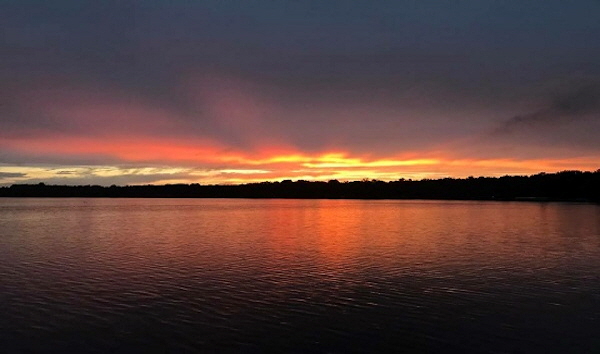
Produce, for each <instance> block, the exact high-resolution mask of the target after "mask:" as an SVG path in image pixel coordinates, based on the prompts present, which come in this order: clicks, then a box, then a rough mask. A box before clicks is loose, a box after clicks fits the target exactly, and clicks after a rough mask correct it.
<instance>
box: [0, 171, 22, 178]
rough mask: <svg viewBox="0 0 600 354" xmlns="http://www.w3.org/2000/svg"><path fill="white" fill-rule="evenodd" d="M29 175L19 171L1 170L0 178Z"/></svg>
mask: <svg viewBox="0 0 600 354" xmlns="http://www.w3.org/2000/svg"><path fill="white" fill-rule="evenodd" d="M25 176H27V174H26V173H19V172H0V179H4V178H15V177H25Z"/></svg>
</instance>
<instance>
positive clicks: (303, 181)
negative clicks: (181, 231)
mask: <svg viewBox="0 0 600 354" xmlns="http://www.w3.org/2000/svg"><path fill="white" fill-rule="evenodd" d="M567 173H576V174H588V173H589V174H595V173H600V168H598V169H596V170H587V171H583V170H562V171H556V172H544V171H541V172H538V173H534V174H524V175H502V176H482V175H480V176H476V175H474V176H468V177H458V178H457V177H449V176H447V177H439V178H427V177H425V178H422V179H412V178H404V177H398V178H396V179H389V180H380V179H369V178H363V179H360V180H337V179H331V180H303V179H298V180H291V179H285V180H276V181H255V182H246V183H221V184H202V183H198V182H192V183H165V184H152V183H150V184H148V183H144V184H124V185H116V184H111V185H106V184H105V185H102V184H49V183H46V182H43V181H42V182H37V183H14V184H9V185H2V184H0V188H10V187H11V186H13V185H14V186H19V185H28V186H36V185H42V186H45V187H103V188H106V187H119V188H123V187H165V186H178V185H185V186H192V185H200V186H203V187H220V186H224V187H227V186H230V187H231V186H233V187H235V186H244V185H249V184H264V183H286V182H289V183H298V182H302V183H315V182H316V183H329V182H337V183H353V182H354V183H355V182H364V183H366V182H384V183H389V182H422V181H441V180H447V179H452V180H470V179H481V178H483V179H499V178H522V177H526V178H531V177H536V176H545V175H560V174H567Z"/></svg>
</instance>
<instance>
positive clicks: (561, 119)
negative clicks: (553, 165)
mask: <svg viewBox="0 0 600 354" xmlns="http://www.w3.org/2000/svg"><path fill="white" fill-rule="evenodd" d="M587 118H592V119H595V120H599V119H600V83H593V84H587V85H584V86H580V87H578V88H577V89H575V90H570V91H568V92H565V93H563V94H560V95H557V96H555V97H554V98H553V99H551V100H549V102H548V103H547V104H546V105H545V106H544V107H542V108H540V109H538V110H536V111H533V112H531V113H526V114H520V115H516V116H514V117H512V118H510V119H508V120H506V121H504V122H503V123H502V124H501V125H500V126H499V127H497V128H496V129H495V130H494V131H493V134H495V135H508V134H512V133H518V132H520V131H523V130H527V131H529V132H535V129H540V128H541V129H546V128H548V127H554V126H559V125H563V124H570V123H577V122H580V121H583V120H585V119H587Z"/></svg>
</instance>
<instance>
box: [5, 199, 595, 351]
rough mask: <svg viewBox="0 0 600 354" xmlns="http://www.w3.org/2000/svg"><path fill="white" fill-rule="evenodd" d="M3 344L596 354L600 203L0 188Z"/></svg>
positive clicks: (12, 347) (16, 347)
mask: <svg viewBox="0 0 600 354" xmlns="http://www.w3.org/2000/svg"><path fill="white" fill-rule="evenodd" d="M0 326H1V327H0V329H1V331H0V352H9V353H11V352H12V353H20V352H61V353H62V352H66V351H72V352H118V353H131V352H176V353H179V352H266V351H269V350H270V351H279V352H331V353H347V352H428V351H429V352H449V351H457V350H460V351H468V352H497V353H505V352H523V353H530V352H556V353H559V352H600V206H597V205H589V204H560V203H510V202H438V201H342V200H321V201H319V200H202V199H200V200H194V199H190V200H182V199H178V200H168V199H167V200H165V199H150V200H142V199H45V200H44V199H0Z"/></svg>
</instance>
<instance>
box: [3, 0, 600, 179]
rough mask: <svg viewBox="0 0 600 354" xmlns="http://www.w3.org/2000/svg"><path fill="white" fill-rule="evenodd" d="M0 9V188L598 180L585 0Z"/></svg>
mask: <svg viewBox="0 0 600 354" xmlns="http://www.w3.org/2000/svg"><path fill="white" fill-rule="evenodd" d="M0 10H1V11H0V14H1V15H0V18H2V19H3V21H2V29H3V34H4V39H5V40H3V41H2V43H0V50H2V52H3V53H6V55H5V56H3V58H2V59H1V61H2V64H3V65H0V82H1V83H0V186H3V185H12V184H36V183H40V182H44V183H49V184H57V185H58V184H63V185H88V184H90V185H113V184H115V185H145V184H179V183H183V184H191V183H200V184H203V185H206V184H244V183H255V182H262V181H282V180H307V181H327V180H333V179H335V180H339V181H351V180H362V179H364V178H367V179H377V180H382V181H390V180H394V179H396V178H398V176H402V178H407V179H439V178H446V177H449V178H465V177H468V176H473V175H485V176H490V177H500V176H504V175H531V174H535V173H539V171H564V170H591V171H594V170H596V169H597V168H598V166H600V139H598V138H597V133H598V132H599V131H600V46H598V44H597V38H600V22H599V21H597V15H596V14H598V13H600V2H597V1H591V0H586V1H578V2H576V3H573V4H569V5H568V6H565V5H564V3H563V2H561V1H558V0H552V1H544V2H541V3H535V4H532V3H522V2H520V1H506V2H502V3H499V2H495V1H478V2H461V3H447V2H442V1H439V2H433V3H427V4H425V3H419V2H384V3H377V4H374V3H372V2H369V1H362V0H360V1H355V2H352V3H351V4H348V3H345V2H341V1H320V2H316V1H304V0H303V1H296V2H292V3H290V2H282V3H274V2H270V1H262V0H259V1H255V2H251V3H250V2H227V1H205V2H201V3H193V2H166V1H149V2H140V1H134V0H127V1H119V2H100V3H99V2H94V1H81V2H77V3H70V2H65V1H54V2H50V3H44V4H39V3H36V2H32V1H20V2H8V3H3V4H1V5H0Z"/></svg>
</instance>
